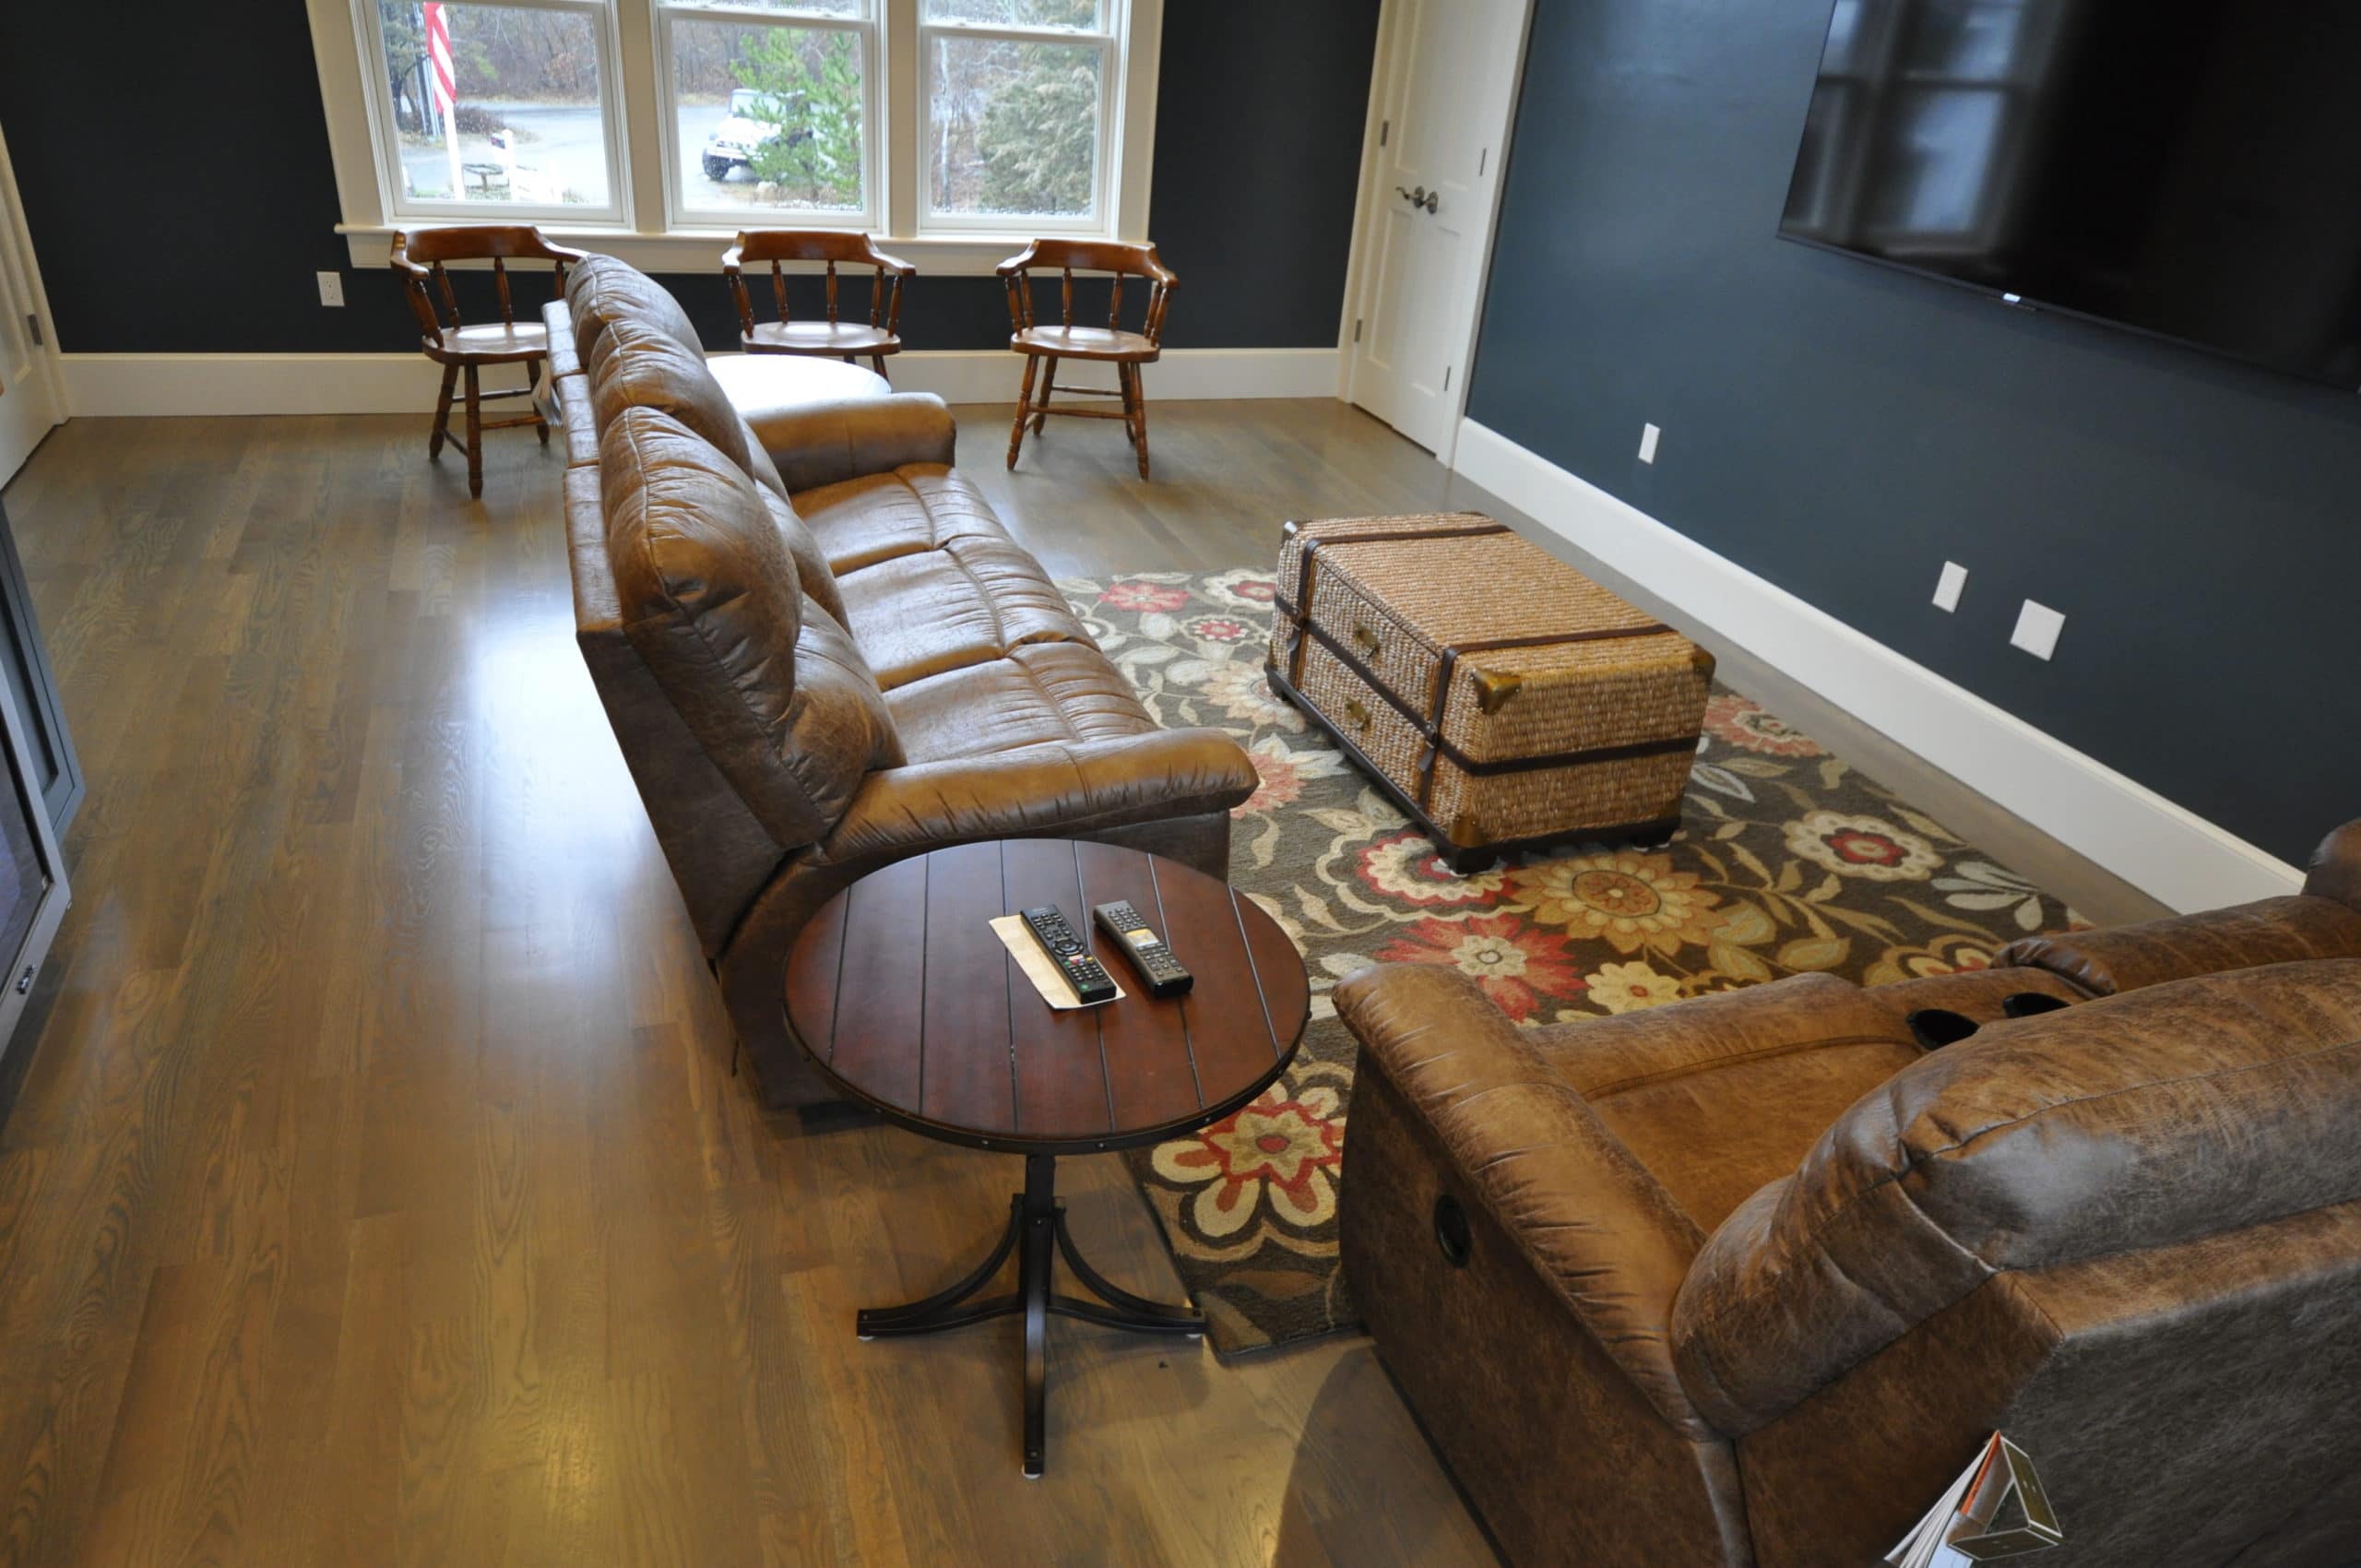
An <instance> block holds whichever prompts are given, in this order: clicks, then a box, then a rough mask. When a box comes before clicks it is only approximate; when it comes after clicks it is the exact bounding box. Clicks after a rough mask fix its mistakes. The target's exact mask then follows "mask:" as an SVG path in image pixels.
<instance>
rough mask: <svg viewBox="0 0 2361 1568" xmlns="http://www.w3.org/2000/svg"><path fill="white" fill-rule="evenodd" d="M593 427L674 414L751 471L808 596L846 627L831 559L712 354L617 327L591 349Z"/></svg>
mask: <svg viewBox="0 0 2361 1568" xmlns="http://www.w3.org/2000/svg"><path fill="white" fill-rule="evenodd" d="M587 368H588V371H589V382H590V409H591V419H592V422H593V423H594V424H595V425H596V426H597V428H599V430H601V431H603V430H605V429H606V428H607V426H609V425H610V424H611V423H613V422H614V421H615V417H616V416H617V415H618V414H620V413H622V412H623V410H625V409H654V410H658V412H661V413H666V414H670V416H671V417H672V418H674V419H676V420H678V421H680V422H681V423H682V424H683V425H685V426H687V427H688V428H689V429H690V430H692V431H694V433H695V434H698V435H700V436H703V437H704V438H705V439H706V441H708V442H710V443H711V444H712V445H714V447H715V448H716V449H718V451H719V452H720V453H721V454H722V455H723V456H724V457H728V458H729V459H730V461H731V462H733V463H736V464H737V465H738V466H739V467H740V468H742V469H745V470H746V472H747V474H748V475H749V476H750V477H751V478H753V480H754V481H755V482H756V483H758V484H760V485H761V486H762V487H763V500H764V504H765V506H766V507H767V508H768V510H769V512H770V515H771V519H772V521H773V522H775V523H776V524H777V527H778V530H779V535H780V537H781V538H782V539H783V540H785V541H786V543H787V549H788V553H789V554H790V555H791V556H793V557H794V558H795V572H796V577H797V580H799V581H800V582H801V583H802V585H803V591H804V592H805V593H808V594H810V595H811V596H812V597H813V599H815V600H819V602H820V608H822V609H823V610H825V611H826V612H828V613H829V614H830V615H832V616H834V617H835V618H836V621H837V622H838V623H839V624H841V623H842V622H843V621H844V618H845V605H844V598H843V595H842V594H841V593H840V592H839V591H838V590H837V588H836V576H835V574H833V573H831V572H830V571H829V570H828V560H827V557H826V556H825V555H823V554H822V553H821V552H820V545H819V542H818V541H817V540H814V539H813V537H812V530H811V529H808V528H806V527H804V526H803V519H802V518H801V517H797V516H796V515H795V507H794V506H793V505H792V504H790V503H789V500H788V499H787V486H786V484H785V483H784V482H783V481H781V480H780V478H779V473H778V469H777V468H776V467H774V466H773V464H772V462H771V457H770V454H769V453H768V452H765V450H764V449H763V444H762V443H761V442H760V441H759V440H757V439H756V438H755V436H754V432H753V428H752V427H751V426H749V425H748V424H747V423H746V421H745V420H744V418H743V417H742V416H741V415H740V414H739V412H738V410H737V409H736V408H735V407H733V406H732V405H731V403H730V398H729V396H728V395H727V394H726V393H724V392H723V391H722V389H721V384H720V383H719V382H718V381H716V380H715V379H714V377H713V372H712V371H711V369H710V368H708V367H707V365H706V361H705V355H704V354H702V353H700V352H699V351H697V350H695V349H694V348H682V346H681V345H680V344H679V343H678V342H676V341H675V340H674V339H673V338H672V337H671V335H670V333H668V332H666V331H664V330H663V329H662V328H660V327H651V326H649V325H648V324H647V322H644V321H641V320H638V319H636V318H634V317H628V316H627V317H624V318H623V319H621V320H618V321H615V322H613V323H611V325H610V326H609V327H608V328H607V330H606V331H604V332H603V333H601V334H599V339H598V341H597V342H596V343H594V344H593V345H592V346H591V352H590V363H589V365H588V367H587Z"/></svg>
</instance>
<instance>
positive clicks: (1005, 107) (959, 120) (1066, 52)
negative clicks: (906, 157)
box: [919, 0, 1120, 231]
mask: <svg viewBox="0 0 2361 1568" xmlns="http://www.w3.org/2000/svg"><path fill="white" fill-rule="evenodd" d="M1119 3H1120V0H919V72H920V73H921V76H922V78H923V79H922V83H921V87H920V92H921V95H922V97H923V100H924V111H923V113H922V115H921V117H920V121H921V123H920V125H919V136H920V145H921V149H922V153H921V157H922V172H921V174H920V176H919V184H920V187H921V189H922V192H923V195H924V205H923V207H922V208H921V210H920V221H921V227H923V228H927V229H937V228H943V229H955V228H991V229H1001V228H1005V227H1007V225H1008V222H1009V220H1011V219H1020V220H1024V221H1026V223H1027V224H1028V225H1029V226H1030V227H1032V228H1037V229H1048V228H1055V229H1061V230H1080V231H1088V230H1091V229H1093V228H1101V227H1103V219H1102V217H1101V215H1102V214H1103V213H1105V212H1106V210H1107V208H1108V205H1109V204H1108V199H1107V191H1106V189H1105V183H1106V174H1107V166H1108V159H1107V148H1108V146H1109V142H1111V141H1112V140H1113V139H1114V130H1113V127H1112V125H1110V124H1109V115H1110V113H1111V112H1112V106H1113V102H1114V99H1115V94H1116V90H1117V87H1118V81H1117V77H1116V67H1117V64H1118V41H1117V37H1116V32H1115V27H1114V18H1112V17H1111V16H1110V14H1109V13H1110V12H1111V11H1112V10H1113V9H1114V8H1115V6H1117V5H1118V4H1119Z"/></svg>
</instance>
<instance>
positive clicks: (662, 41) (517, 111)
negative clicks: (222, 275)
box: [308, 0, 1163, 270]
mask: <svg viewBox="0 0 2361 1568" xmlns="http://www.w3.org/2000/svg"><path fill="white" fill-rule="evenodd" d="M308 4H309V5H310V6H311V9H312V18H313V35H314V42H315V44H316V45H317V46H318V50H319V55H320V68H321V83H322V89H323V93H324V96H325V98H326V102H327V107H328V120H329V132H330V139H331V142H332V143H333V145H334V148H335V151H336V155H337V170H338V189H339V192H340V193H341V195H342V197H343V203H344V208H345V211H344V228H345V230H346V231H347V232H349V233H351V234H353V235H355V236H356V249H357V250H358V249H359V248H360V247H361V246H362V244H363V239H362V237H364V236H365V237H375V236H382V234H383V233H384V232H386V231H387V230H390V229H392V228H396V227H400V226H402V225H405V224H411V223H418V222H448V221H453V220H481V221H487V222H502V221H519V220H521V221H530V222H537V223H540V224H541V225H542V226H543V227H544V228H549V229H552V230H553V231H554V232H558V233H560V234H569V233H572V234H579V235H581V236H583V237H584V238H585V239H586V240H588V241H590V242H591V243H594V244H596V243H598V241H599V237H601V236H603V237H605V238H606V239H607V240H608V242H609V244H607V246H606V248H611V249H615V250H618V251H620V252H622V253H623V254H626V255H633V254H635V253H634V251H633V246H634V245H635V244H636V245H638V246H639V247H640V249H641V251H642V252H645V253H646V254H644V255H639V257H638V258H639V259H643V260H647V261H652V262H655V263H657V264H658V265H669V264H670V262H671V260H672V259H673V257H674V256H675V255H677V257H678V258H679V260H681V261H682V262H686V261H687V260H688V259H689V257H690V255H692V254H693V253H696V247H697V246H700V245H706V246H708V248H709V242H708V241H707V240H706V238H705V237H704V236H709V235H711V234H713V233H716V232H729V231H733V230H736V229H740V228H749V227H757V226H763V227H785V226H793V227H841V228H847V229H861V230H866V231H869V232H876V233H882V234H884V235H886V236H888V237H890V238H893V239H895V240H896V242H897V243H900V244H908V243H910V242H917V243H918V244H919V247H920V249H921V251H922V252H923V250H924V248H925V246H926V244H927V242H929V241H933V242H939V249H938V254H939V255H950V254H952V253H957V254H958V255H960V256H962V257H964V259H965V260H967V261H968V262H977V261H978V260H979V258H980V257H982V256H984V255H985V254H986V252H987V251H988V250H989V248H990V246H991V244H996V243H997V242H999V241H1002V240H1005V239H1010V238H1022V237H1026V236H1029V235H1032V234H1036V233H1070V234H1079V235H1102V236H1107V237H1114V238H1138V237H1143V235H1144V233H1145V219H1146V184H1147V169H1148V157H1147V152H1148V148H1147V143H1148V139H1149V136H1150V133H1151V130H1152V120H1153V104H1154V99H1155V82H1154V69H1155V53H1156V38H1157V32H1158V30H1160V23H1161V20H1162V5H1163V0H455V3H451V4H433V3H429V0H308ZM667 245H670V246H671V247H673V248H672V249H670V250H667V249H666V246H667ZM696 254H701V253H696ZM959 269H962V270H965V269H970V268H966V267H962V268H959Z"/></svg>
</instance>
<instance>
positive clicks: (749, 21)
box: [648, 0, 891, 232]
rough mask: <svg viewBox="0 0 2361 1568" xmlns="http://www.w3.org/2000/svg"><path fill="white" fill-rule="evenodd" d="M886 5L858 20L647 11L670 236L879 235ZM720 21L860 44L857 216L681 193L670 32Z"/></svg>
mask: <svg viewBox="0 0 2361 1568" xmlns="http://www.w3.org/2000/svg"><path fill="white" fill-rule="evenodd" d="M879 8H880V0H863V3H862V6H861V12H860V15H859V16H854V17H836V16H826V15H823V14H821V13H819V12H801V11H792V10H770V9H755V8H753V7H751V6H731V5H728V4H721V5H707V4H689V3H675V0H656V3H655V4H653V5H651V6H648V19H649V21H650V22H652V23H653V24H654V26H655V29H656V110H655V115H656V131H657V146H658V148H659V151H660V156H661V157H662V159H663V160H664V215H665V228H666V230H667V232H681V231H685V230H694V229H711V228H717V227H719V228H727V229H728V230H729V231H730V232H736V231H737V230H739V229H742V228H761V227H768V228H788V227H790V226H791V227H795V228H803V229H859V230H862V231H874V230H876V229H877V228H879V227H880V226H881V224H882V222H883V220H884V212H885V202H884V187H885V159H884V153H883V148H884V143H885V142H886V141H888V140H889V139H891V132H890V130H889V128H888V127H887V125H886V121H885V118H884V106H885V105H884V100H885V94H884V77H885V76H886V74H887V72H888V70H889V69H890V65H889V62H888V61H887V59H886V50H885V47H884V44H885V34H886V29H885V28H884V26H883V25H882V21H881V18H880V17H879V15H878V11H879ZM684 21H685V22H718V23H720V24H722V25H723V26H726V27H772V28H792V29H796V30H800V31H804V32H843V33H849V34H851V35H852V36H853V37H854V38H856V39H858V40H860V47H861V65H860V89H861V105H860V113H861V125H860V157H861V170H860V184H861V208H860V211H858V212H803V211H797V210H794V209H785V210H778V211H766V210H765V209H764V208H758V207H746V208H734V209H733V208H721V207H715V208H691V207H690V206H689V193H688V192H687V191H686V190H684V189H682V181H683V180H684V179H685V178H686V177H687V176H686V175H685V174H684V173H683V172H682V171H683V170H684V169H685V167H686V165H687V159H686V158H685V157H684V156H683V150H684V149H683V148H682V147H681V145H680V135H681V131H680V126H681V115H680V106H679V105H678V104H676V103H675V102H674V101H673V91H674V89H673V83H674V82H675V81H676V80H677V79H678V78H677V77H675V76H674V74H673V62H672V32H673V30H674V29H675V28H676V27H678V26H679V25H680V24H681V23H682V22H684Z"/></svg>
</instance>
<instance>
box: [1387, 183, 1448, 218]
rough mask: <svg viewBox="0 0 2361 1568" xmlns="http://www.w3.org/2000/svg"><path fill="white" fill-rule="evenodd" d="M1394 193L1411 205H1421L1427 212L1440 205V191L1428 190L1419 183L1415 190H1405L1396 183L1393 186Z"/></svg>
mask: <svg viewBox="0 0 2361 1568" xmlns="http://www.w3.org/2000/svg"><path fill="white" fill-rule="evenodd" d="M1394 195H1395V196H1400V197H1402V198H1403V199H1404V200H1406V201H1407V202H1408V203H1409V204H1410V205H1411V206H1412V207H1423V208H1426V209H1427V210H1428V211H1429V212H1432V211H1435V210H1436V209H1437V208H1441V207H1442V192H1441V191H1430V190H1429V189H1427V187H1426V186H1424V185H1420V186H1419V187H1418V189H1417V190H1415V191H1406V190H1404V189H1403V188H1402V187H1401V186H1399V185H1396V186H1394Z"/></svg>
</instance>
